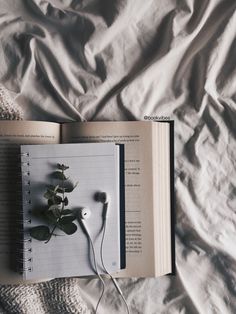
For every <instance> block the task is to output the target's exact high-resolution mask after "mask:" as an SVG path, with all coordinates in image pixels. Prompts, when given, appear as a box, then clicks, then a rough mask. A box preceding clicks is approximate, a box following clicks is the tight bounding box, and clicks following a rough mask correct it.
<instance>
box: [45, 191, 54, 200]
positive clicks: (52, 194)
mask: <svg viewBox="0 0 236 314" xmlns="http://www.w3.org/2000/svg"><path fill="white" fill-rule="evenodd" d="M54 195H55V192H54V191H52V190H49V189H48V190H47V192H45V193H44V195H43V196H44V197H45V198H46V199H50V198H52V197H53V196H54Z"/></svg>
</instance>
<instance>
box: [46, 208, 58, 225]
mask: <svg viewBox="0 0 236 314" xmlns="http://www.w3.org/2000/svg"><path fill="white" fill-rule="evenodd" d="M44 217H45V219H46V221H47V222H48V223H49V224H55V223H56V222H57V218H58V217H56V216H55V215H54V213H53V211H51V210H47V211H46V212H45V214H44Z"/></svg>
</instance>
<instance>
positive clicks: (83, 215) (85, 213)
mask: <svg viewBox="0 0 236 314" xmlns="http://www.w3.org/2000/svg"><path fill="white" fill-rule="evenodd" d="M90 216H91V211H90V209H89V208H88V207H83V208H81V209H80V211H79V218H80V219H84V220H86V219H88V218H89V217H90Z"/></svg>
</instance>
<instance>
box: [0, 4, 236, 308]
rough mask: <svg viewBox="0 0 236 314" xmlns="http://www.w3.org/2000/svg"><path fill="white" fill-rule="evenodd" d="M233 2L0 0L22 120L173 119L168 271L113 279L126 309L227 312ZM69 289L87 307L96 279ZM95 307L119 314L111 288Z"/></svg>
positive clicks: (9, 76) (234, 107) (4, 68)
mask: <svg viewBox="0 0 236 314" xmlns="http://www.w3.org/2000/svg"><path fill="white" fill-rule="evenodd" d="M235 8H236V2H235V1H234V0H233V1H230V0H222V1H220V0H212V1H211V0H179V1H178V0H177V1H171V0H165V1H164V0H161V1H157V0H156V1H155V0H150V1H149V0H146V1H143V0H134V1H128V0H113V1H112V0H110V1H109V0H101V1H95V0H94V1H92V0H90V1H89V0H88V1H79V0H78V1H77V0H61V1H59V0H51V1H40V0H25V1H23V0H22V1H18V0H15V1H13V0H8V1H3V0H2V1H0V60H1V66H0V83H2V84H3V85H4V86H5V87H6V88H7V89H8V90H9V91H10V93H11V95H12V97H13V98H14V102H15V104H17V106H18V107H19V109H20V110H21V111H22V112H23V116H24V119H38V120H50V121H70V120H79V121H81V120H136V119H137V120H143V119H144V116H157V117H161V116H167V117H170V118H171V119H174V121H175V156H176V157H175V169H176V170H175V189H176V200H175V204H176V231H175V234H176V235H175V239H176V276H165V277H162V278H158V279H153V278H151V279H122V280H119V282H120V284H121V287H122V288H123V291H124V295H125V296H126V297H127V301H128V303H129V304H130V307H131V310H132V313H144V314H152V313H171V314H173V313H181V314H183V313H188V314H189V313H191V314H195V313H202V314H205V313H214V314H215V313H224V314H228V313H236V232H235V231H236V230H235V229H236V198H235V196H236V170H235V169H236V104H235V102H236V40H235V38H236V36H235V35H236V13H235ZM58 282H60V281H58ZM77 284H78V286H79V287H80V292H81V295H82V297H83V299H84V300H85V302H86V303H87V304H88V306H89V304H90V303H91V302H92V303H93V304H95V302H96V300H97V297H98V281H97V280H91V279H86V280H85V279H83V280H82V279H78V281H77ZM38 289H42V290H43V289H44V288H43V286H41V288H38ZM51 289H54V288H53V286H52V287H51ZM18 298H20V296H19V297H18ZM38 298H40V294H39V296H38ZM18 300H19V299H18ZM35 300H36V299H35ZM36 301H38V299H37V300H36ZM36 301H35V302H36ZM1 302H2V303H1V304H2V310H4V307H5V306H8V308H9V307H10V305H9V304H8V305H6V304H5V303H4V300H3V299H1ZM60 302H64V303H65V304H66V302H67V298H66V295H65V296H64V298H63V299H62V300H61V301H60ZM101 308H102V310H101V313H125V308H124V307H123V305H122V302H121V301H120V299H119V297H118V296H117V294H116V291H115V289H114V287H113V286H112V285H111V284H109V286H108V289H107V293H106V297H105V299H104V302H103V303H102V307H101ZM47 311H48V312H47V313H53V310H50V306H49V307H48V309H47ZM14 313H15V312H14ZM19 313H22V312H20V305H19ZM42 313H44V310H42ZM45 313H46V310H45ZM66 313H79V310H77V312H76V311H74V309H72V308H71V307H70V304H69V305H68V306H67V311H66Z"/></svg>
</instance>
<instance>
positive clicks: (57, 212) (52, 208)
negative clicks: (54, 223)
mask: <svg viewBox="0 0 236 314" xmlns="http://www.w3.org/2000/svg"><path fill="white" fill-rule="evenodd" d="M48 210H49V211H52V212H53V214H54V216H55V217H56V218H59V217H60V215H61V212H60V209H59V207H58V205H56V204H54V205H51V206H50V207H49V209H48Z"/></svg>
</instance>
